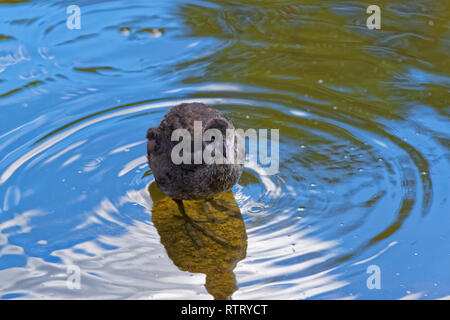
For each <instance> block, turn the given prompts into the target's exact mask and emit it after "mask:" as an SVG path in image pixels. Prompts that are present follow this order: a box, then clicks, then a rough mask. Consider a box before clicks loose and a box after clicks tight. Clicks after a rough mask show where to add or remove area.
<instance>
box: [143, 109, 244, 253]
mask: <svg viewBox="0 0 450 320" xmlns="http://www.w3.org/2000/svg"><path fill="white" fill-rule="evenodd" d="M196 121H200V122H201V134H202V135H203V134H204V133H205V131H206V130H209V129H216V130H218V131H219V132H220V133H221V136H222V139H223V141H222V150H220V151H221V153H222V154H223V155H224V156H225V157H226V156H227V150H230V149H227V146H228V144H230V143H231V144H232V147H231V148H232V149H233V150H234V152H233V154H234V158H233V159H234V161H230V162H228V163H210V164H208V163H206V162H205V161H204V159H202V161H201V162H200V163H198V161H197V162H196V161H195V156H194V152H195V151H196V150H195V143H199V144H200V145H201V147H200V148H201V150H200V151H201V152H202V153H203V152H204V150H205V148H206V147H207V146H208V145H209V144H211V143H213V142H214V141H215V136H214V137H211V139H210V140H209V141H208V140H206V141H205V140H204V139H202V138H201V137H200V139H201V141H200V142H199V141H196V139H199V138H198V136H194V123H195V122H196ZM177 129H185V130H187V132H189V134H190V137H192V140H191V146H192V148H190V150H187V151H186V150H182V153H183V154H182V156H183V157H186V156H187V157H186V158H187V159H190V160H191V161H188V163H180V164H176V163H175V162H174V161H173V157H172V150H173V148H174V147H175V146H176V145H177V144H178V143H179V142H180V141H172V133H173V132H174V131H175V130H177ZM227 129H228V130H232V132H234V133H235V129H234V126H233V124H232V123H231V121H230V120H229V119H228V118H226V117H225V116H224V115H222V114H221V113H220V112H219V111H218V110H217V109H214V108H212V107H209V106H206V105H204V104H202V103H183V104H180V105H178V106H176V107H173V108H171V109H170V110H169V111H168V112H167V113H166V115H165V116H164V118H163V120H162V121H161V123H160V124H159V126H158V127H154V128H150V129H148V131H147V140H148V142H147V157H148V163H149V166H150V168H151V169H152V172H153V175H154V177H155V182H156V184H157V185H158V187H159V188H160V190H161V191H162V192H163V193H165V194H166V195H168V196H169V197H171V198H172V199H173V200H174V201H175V202H176V203H177V205H178V209H179V211H180V213H181V214H182V216H183V217H184V218H185V220H186V230H187V231H188V233H189V234H190V235H191V238H192V239H193V241H194V242H195V239H196V238H198V237H196V236H195V230H198V231H200V232H202V233H203V234H205V235H207V236H209V237H211V238H212V239H214V240H215V241H216V242H218V243H221V244H223V245H226V244H227V241H226V240H225V239H224V238H223V237H220V236H218V235H216V234H214V233H213V232H211V231H210V230H208V229H207V228H205V227H204V226H203V225H202V224H201V223H198V222H197V221H194V220H193V219H191V218H190V217H189V216H188V215H187V213H186V210H185V208H184V205H183V200H199V199H210V198H213V197H214V196H217V195H219V194H221V193H223V192H225V191H228V190H230V189H231V188H232V187H233V186H234V185H235V184H236V182H237V181H238V180H239V178H240V176H241V174H242V170H243V163H242V162H241V161H239V157H242V153H240V150H239V144H238V143H237V135H235V136H233V137H232V139H231V140H230V139H227V138H226V137H227V135H226V133H227ZM216 132H217V131H216ZM197 134H198V132H197ZM183 139H184V138H183ZM197 151H198V150H197ZM184 152H187V153H189V154H184ZM197 245H198V246H201V244H200V243H198V242H197Z"/></svg>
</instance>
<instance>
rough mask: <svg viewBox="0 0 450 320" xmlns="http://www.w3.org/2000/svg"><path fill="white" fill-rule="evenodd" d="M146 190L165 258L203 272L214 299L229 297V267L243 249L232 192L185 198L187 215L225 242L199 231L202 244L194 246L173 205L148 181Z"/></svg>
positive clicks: (231, 284)
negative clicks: (205, 198) (203, 198)
mask: <svg viewBox="0 0 450 320" xmlns="http://www.w3.org/2000/svg"><path fill="white" fill-rule="evenodd" d="M148 191H149V193H150V197H151V198H152V200H153V207H152V222H153V224H154V226H155V228H156V230H157V231H158V234H159V236H160V240H161V244H162V245H163V246H164V248H165V249H166V251H167V255H168V256H169V258H170V259H171V260H172V261H173V263H174V264H175V265H176V266H177V267H178V268H179V269H180V270H182V271H188V272H191V273H203V274H205V275H206V282H205V288H206V290H207V291H208V292H209V293H210V294H211V295H212V296H213V297H214V298H215V299H231V296H232V294H233V293H234V292H235V291H236V290H237V289H238V286H237V281H236V276H235V274H234V272H233V270H234V269H235V267H236V265H237V264H238V263H239V261H241V260H242V259H244V258H245V256H246V252H247V234H246V231H245V224H244V220H243V219H242V215H241V210H240V208H239V206H238V204H237V202H236V199H235V198H234V196H233V193H232V192H231V191H228V192H224V193H221V194H220V195H218V196H216V197H214V199H211V200H193V201H186V203H185V209H186V210H187V211H189V213H190V216H191V217H192V218H193V219H196V220H197V221H198V220H202V221H205V222H204V224H205V225H206V226H208V228H209V229H210V230H213V231H214V232H215V234H217V235H221V236H223V237H224V238H225V239H226V240H227V241H228V244H229V245H227V246H223V245H221V244H219V243H217V242H216V241H214V239H211V238H210V237H207V236H203V237H202V236H201V234H200V235H199V239H197V240H199V241H202V243H203V246H202V247H200V248H198V247H197V246H196V242H193V241H192V238H191V237H190V235H189V234H188V233H187V232H186V230H185V229H184V228H183V225H184V223H185V221H184V219H183V218H182V217H180V214H179V212H178V208H177V206H176V204H175V203H174V202H173V201H172V200H171V199H170V198H169V197H167V196H166V195H164V194H163V193H162V192H161V191H160V190H159V189H158V187H157V186H156V183H151V184H150V186H149V188H148ZM200 239H201V240H200Z"/></svg>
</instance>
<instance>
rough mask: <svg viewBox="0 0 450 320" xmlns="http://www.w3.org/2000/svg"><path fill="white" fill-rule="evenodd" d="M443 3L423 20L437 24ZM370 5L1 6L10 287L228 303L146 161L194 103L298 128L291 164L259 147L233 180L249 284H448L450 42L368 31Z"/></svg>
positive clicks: (290, 130) (263, 287) (329, 292)
mask: <svg viewBox="0 0 450 320" xmlns="http://www.w3.org/2000/svg"><path fill="white" fill-rule="evenodd" d="M437 3H438V4H434V5H433V6H430V7H421V8H416V9H417V10H419V11H420V12H421V13H422V14H421V15H419V14H418V15H417V17H420V18H418V19H419V20H417V21H418V22H417V23H420V22H421V21H422V20H423V21H422V22H423V23H424V24H425V25H428V26H430V24H429V22H428V21H433V26H434V27H435V28H439V26H440V24H442V23H443V22H442V19H443V18H442V16H441V14H440V12H441V9H442V8H440V6H445V5H446V4H445V2H444V1H442V2H439V1H438V2H437ZM363 5H364V4H363V3H359V2H353V3H346V4H342V3H341V4H335V3H327V4H326V5H325V4H324V5H323V6H322V7H321V6H319V5H316V4H311V5H306V4H303V5H297V4H295V5H294V4H290V3H286V2H281V3H280V4H273V2H270V3H269V2H265V1H262V2H261V3H259V2H258V3H256V2H255V3H254V2H251V3H247V2H246V3H241V2H240V1H233V4H229V5H225V4H221V3H219V2H215V1H210V2H203V1H189V2H187V1H175V2H173V3H172V2H162V1H157V2H151V3H148V1H137V2H135V3H134V4H133V5H132V6H129V5H128V3H125V2H123V1H113V2H100V3H95V4H94V3H90V2H86V3H83V2H82V3H81V4H80V7H81V8H82V19H83V20H82V21H83V22H82V23H83V27H82V29H81V30H79V31H74V30H72V31H71V30H68V29H66V27H65V19H66V17H67V15H66V13H65V4H63V3H56V4H45V5H44V4H41V3H40V2H39V3H32V4H17V5H3V4H1V5H0V10H5V11H7V12H9V15H7V16H8V17H11V18H9V19H8V20H7V21H5V22H2V23H1V24H2V26H3V28H2V30H5V31H2V32H1V33H2V34H0V116H1V119H0V123H1V127H0V154H1V155H2V160H1V161H0V297H1V298H4V299H9V298H138V299H178V298H188V299H197V298H198V299H210V298H211V295H209V294H208V292H207V290H206V289H205V287H204V285H205V275H204V274H201V273H190V272H187V271H182V270H180V269H178V267H177V266H176V265H175V264H174V262H173V261H172V260H171V257H170V255H169V254H168V252H167V251H166V248H165V247H164V244H163V243H161V235H160V234H159V233H158V232H159V231H158V230H157V229H156V227H155V225H154V223H153V222H152V210H153V208H154V202H155V199H154V198H152V196H151V194H150V193H149V191H148V190H149V186H150V185H151V183H152V181H153V175H152V172H151V171H150V169H149V168H148V165H147V159H146V156H145V152H146V145H145V144H146V141H145V132H146V130H147V128H149V127H152V126H156V125H158V124H159V122H160V121H161V119H162V117H163V116H164V114H165V112H166V111H167V110H168V108H170V107H172V106H174V105H177V104H179V103H182V102H194V101H196V102H203V103H205V104H208V105H211V106H214V107H216V108H218V109H219V110H221V111H222V112H224V113H225V114H226V115H227V116H228V117H229V118H230V119H232V121H233V123H234V126H235V127H236V128H242V129H244V130H246V129H248V128H254V129H279V132H280V149H279V155H280V168H279V173H278V174H275V175H267V174H266V172H265V171H264V169H263V168H261V167H260V166H258V165H257V163H254V162H247V163H246V166H245V170H244V173H243V175H242V177H241V179H240V181H239V183H238V184H237V185H236V186H235V187H234V188H233V194H234V199H235V200H236V203H237V206H239V208H240V210H241V213H242V217H243V220H244V223H245V227H246V235H247V243H246V245H247V247H246V255H245V257H243V259H241V260H240V261H237V262H236V263H237V265H236V266H235V268H234V270H233V272H234V275H235V277H236V283H237V287H238V289H237V290H236V291H235V292H234V294H233V298H236V299H267V298H270V299H305V298H315V299H316V298H317V299H322V298H349V299H354V298H433V299H434V298H448V295H449V292H450V278H449V276H448V272H445V270H447V269H448V267H450V251H449V249H450V247H449V242H448V234H449V231H450V229H449V225H450V218H449V216H448V214H447V213H448V211H449V210H448V208H449V206H448V188H449V187H450V186H449V179H448V178H449V172H450V166H449V161H448V160H449V153H448V141H449V137H450V131H449V129H448V97H446V96H445V94H448V85H449V83H450V82H449V78H448V74H447V75H446V74H442V70H448V68H447V69H444V68H445V66H443V65H441V64H442V59H441V58H442V56H444V55H445V54H446V53H443V51H444V48H445V45H446V44H445V41H444V40H443V39H440V38H439V36H438V35H437V34H435V33H433V32H431V31H429V30H428V29H423V30H424V31H423V34H420V33H419V31H418V30H421V29H416V28H414V26H408V25H407V24H406V26H407V27H404V26H405V24H402V23H401V22H399V21H396V20H391V19H392V18H386V21H385V22H384V25H385V26H386V31H383V32H384V33H379V34H377V35H375V34H373V33H368V32H367V30H365V29H363V28H362V26H361V23H359V22H358V21H359V20H361V21H363V20H364V19H365V15H364V10H363V11H362V13H360V11H361V8H363ZM31 8H33V10H31ZM424 8H425V9H424ZM25 9H26V10H25ZM324 9H326V10H324ZM27 10H28V11H27ZM388 10H390V11H389V12H390V14H391V15H392V16H397V17H398V18H399V19H401V18H402V17H403V15H404V12H403V11H402V10H401V9H399V6H397V5H392V6H391V7H390V8H389V9H388ZM424 10H425V11H424ZM31 12H32V13H31ZM361 14H362V15H361ZM410 14H412V13H410ZM421 19H422V20H421ZM364 21H365V20H364ZM336 25H337V26H338V27H336ZM388 27H389V28H388ZM402 27H403V28H412V31H411V30H410V31H407V30H403V29H402ZM3 33H4V34H3ZM313 35H314V36H313ZM413 35H416V36H417V37H416V36H413ZM422 38H423V39H422ZM420 39H422V40H420ZM427 39H428V40H427ZM430 39H434V40H433V41H436V42H437V43H442V44H441V46H437V47H436V48H435V51H429V52H425V53H424V52H420V50H419V51H414V50H413V49H417V48H422V46H424V45H425V44H424V43H422V42H421V41H425V42H426V41H431V40H430ZM440 41H441V42H440ZM405 50H410V51H407V52H412V53H411V54H410V55H408V54H406V53H405ZM411 50H412V51H411ZM447 52H448V51H447ZM363 70H370V72H371V77H366V76H363V72H362V71H363ZM364 74H367V72H366V73H364ZM443 101H444V102H443ZM241 258H242V257H241ZM371 265H376V266H379V267H380V270H381V272H382V288H381V289H380V290H369V289H368V288H367V286H366V283H367V282H366V281H367V278H368V276H369V274H368V273H367V270H368V267H369V266H371ZM71 266H77V267H78V268H79V269H80V272H81V288H80V289H79V290H70V289H69V288H68V286H67V279H68V273H69V271H68V270H69V269H68V268H70V267H71Z"/></svg>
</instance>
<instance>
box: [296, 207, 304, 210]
mask: <svg viewBox="0 0 450 320" xmlns="http://www.w3.org/2000/svg"><path fill="white" fill-rule="evenodd" d="M297 210H298V211H305V207H298V209H297Z"/></svg>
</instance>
